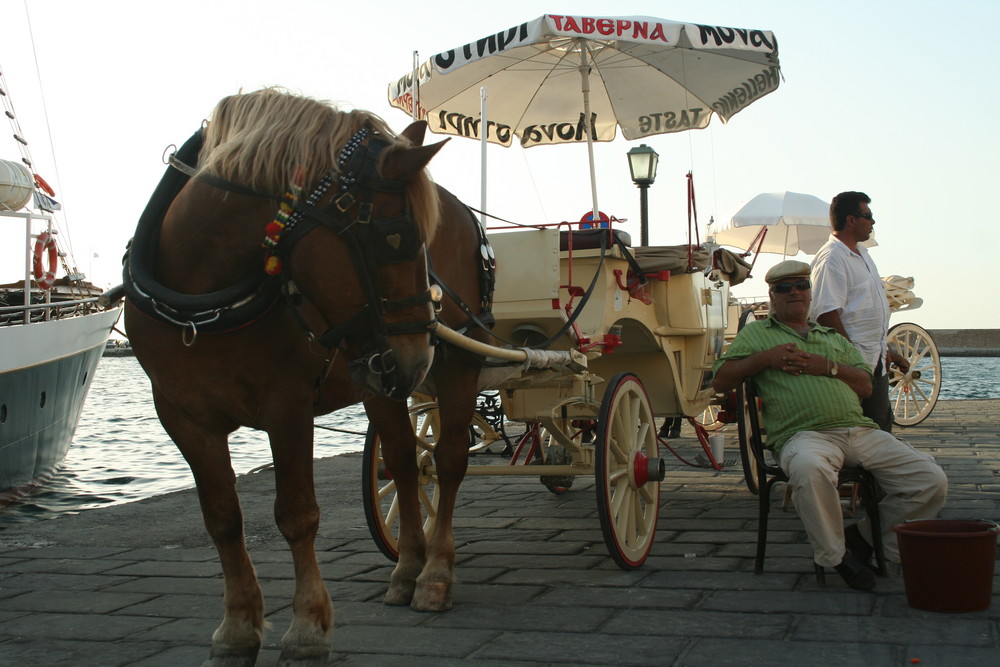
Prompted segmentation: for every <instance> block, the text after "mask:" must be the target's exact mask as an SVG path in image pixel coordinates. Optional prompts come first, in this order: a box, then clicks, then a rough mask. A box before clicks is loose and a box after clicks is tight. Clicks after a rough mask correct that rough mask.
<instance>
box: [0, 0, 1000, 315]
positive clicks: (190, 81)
mask: <svg viewBox="0 0 1000 667" xmlns="http://www.w3.org/2000/svg"><path fill="white" fill-rule="evenodd" d="M27 7H28V12H29V14H30V19H31V28H32V31H33V33H34V50H35V53H36V54H37V68H38V73H40V77H39V76H38V73H36V69H35V67H36V66H35V62H34V60H33V57H32V48H33V47H32V44H31V41H30V40H29V34H28V20H27V17H26V15H25V2H24V0H0V16H2V17H3V23H2V27H0V35H2V38H0V67H2V68H3V71H4V75H5V77H6V79H7V84H8V87H9V89H10V90H9V92H10V93H11V95H12V99H13V101H14V105H15V110H16V112H17V114H18V117H19V120H20V123H21V128H22V130H23V132H24V134H25V135H26V136H27V138H28V140H29V141H30V142H31V145H32V153H33V157H34V160H35V164H36V167H37V170H38V171H39V173H40V174H41V175H42V176H44V177H45V178H46V180H48V182H49V183H51V184H52V185H53V186H54V187H55V189H56V190H57V192H58V194H59V198H60V199H61V200H62V201H63V203H64V205H65V206H66V209H67V214H68V221H69V228H70V231H71V233H72V241H73V250H74V252H75V255H76V258H77V263H78V265H79V267H80V268H81V269H82V270H83V271H84V272H86V273H88V274H89V276H90V277H91V278H92V279H93V280H94V282H95V283H97V284H99V285H102V286H110V285H112V284H117V283H118V282H120V278H121V272H120V260H121V255H122V253H123V251H124V249H125V244H126V242H127V241H128V239H129V238H130V237H131V236H132V233H133V231H134V227H135V222H136V220H137V219H138V217H139V215H140V213H141V212H142V209H143V207H144V206H145V203H146V201H147V199H148V198H149V195H150V193H151V192H152V191H153V188H154V187H155V186H156V183H157V182H158V181H159V179H160V176H161V175H162V173H163V170H164V165H163V163H162V162H161V156H162V154H163V152H164V149H165V148H166V147H167V146H168V145H169V144H178V145H179V144H181V143H182V142H183V141H184V140H185V139H187V138H188V137H189V136H190V135H191V134H192V133H193V132H194V131H195V130H196V129H197V128H198V127H199V124H200V123H201V121H202V119H203V118H206V117H207V116H208V115H209V113H210V112H211V110H212V107H213V106H214V105H215V103H216V102H217V101H218V100H219V99H220V98H222V97H224V96H225V95H228V94H232V93H235V92H237V91H239V90H240V89H243V90H245V91H250V90H254V89H257V88H260V87H262V86H266V85H283V86H285V87H288V88H291V89H293V90H295V91H298V92H302V93H304V94H306V95H310V96H312V97H317V98H321V99H327V100H331V101H335V102H341V103H344V104H346V105H348V106H353V107H360V108H364V109H368V110H371V111H374V112H375V113H377V114H379V115H381V116H382V117H383V118H385V119H386V120H387V121H388V122H389V124H390V125H391V126H392V127H393V128H395V129H396V130H397V131H400V130H402V129H403V128H404V127H405V126H406V124H407V123H408V118H407V116H406V115H405V114H403V113H402V112H400V111H397V110H395V109H392V108H391V107H390V106H389V104H388V101H387V96H386V88H387V85H388V83H389V81H390V80H394V79H397V78H399V77H400V76H401V75H402V74H404V73H405V72H406V71H407V70H408V69H409V68H410V67H411V64H412V60H413V52H414V51H418V52H419V54H420V58H421V60H424V59H426V58H428V57H429V56H431V55H433V54H435V53H437V52H440V51H444V50H446V49H450V48H453V47H456V46H460V45H462V44H464V43H466V42H469V41H472V40H475V39H478V38H480V37H484V36H486V35H487V34H490V33H495V32H498V31H500V30H503V29H506V28H509V27H512V26H514V25H517V24H519V23H522V22H524V21H527V20H530V19H534V18H536V17H538V16H541V15H542V14H545V13H561V14H572V15H590V16H612V15H621V16H652V17H658V18H663V19H670V20H676V21H685V22H693V23H707V24H715V25H725V26H733V27H740V28H757V29H764V30H770V31H773V32H774V34H775V36H776V37H777V40H778V44H779V54H780V59H781V66H782V73H783V76H784V81H783V82H782V84H781V86H780V87H779V88H778V90H777V91H776V92H774V93H772V94H770V95H768V96H767V97H765V98H763V99H761V100H759V101H757V102H755V103H753V104H752V105H751V106H749V107H748V108H747V109H745V110H744V111H742V112H740V113H739V114H737V115H736V116H735V117H734V118H733V119H732V120H731V121H730V122H729V123H728V124H726V125H723V124H722V123H720V122H719V121H718V119H714V120H713V121H712V124H711V126H710V127H709V128H708V129H705V130H699V131H693V132H687V133H680V134H671V135H661V136H653V137H647V138H646V139H643V140H641V141H635V142H628V141H625V140H624V139H622V138H621V137H620V136H619V139H618V140H616V141H615V142H611V143H600V144H596V145H595V155H596V159H597V164H598V174H597V182H598V196H599V200H600V207H601V209H602V210H603V211H605V212H607V213H610V214H612V215H615V216H617V217H619V218H627V219H628V222H627V223H625V229H627V230H628V231H629V232H630V233H631V234H632V236H633V239H634V240H635V242H636V243H638V238H639V193H638V190H637V189H636V188H635V186H634V185H633V184H632V182H631V180H630V178H629V171H628V163H627V160H626V157H625V154H626V153H627V152H628V150H629V148H631V147H633V146H636V145H638V144H639V143H645V144H648V145H650V146H651V147H653V148H654V149H655V150H656V151H657V152H658V153H659V154H660V166H659V171H658V174H657V179H656V182H655V183H654V184H653V186H652V187H651V188H650V190H649V211H650V221H651V222H650V241H651V243H652V244H653V245H666V244H674V243H683V242H684V241H685V239H686V229H687V205H686V199H685V194H686V181H685V174H686V173H687V172H688V171H689V170H692V171H693V172H694V181H695V186H696V191H697V209H698V216H699V222H700V228H701V236H702V239H704V236H705V227H706V225H707V223H708V221H709V218H710V217H712V216H714V217H715V218H716V219H717V220H723V219H727V218H728V217H729V216H731V215H732V214H733V213H734V212H735V210H736V209H737V208H738V206H739V204H740V203H742V202H744V201H746V200H747V199H749V198H751V197H753V196H755V195H757V194H759V193H762V192H777V191H783V190H790V191H795V192H804V193H808V194H813V195H816V196H818V197H821V198H822V199H825V200H827V201H828V200H829V199H830V198H832V197H833V196H834V195H835V194H836V193H838V192H840V191H843V190H862V191H865V192H867V193H868V194H869V195H870V196H871V197H872V203H871V208H872V211H873V213H874V214H875V219H876V225H875V234H876V238H877V239H878V242H879V247H877V248H873V249H872V250H871V254H872V257H873V259H874V260H875V262H876V264H877V265H878V267H879V270H880V272H881V273H882V275H889V274H898V275H902V276H913V277H914V278H915V279H916V288H915V290H914V291H915V292H916V294H917V296H918V297H920V298H922V299H923V300H924V304H923V306H922V307H921V308H919V309H917V310H914V311H910V312H908V313H899V314H896V315H894V316H893V323H896V322H901V321H912V322H916V323H917V324H919V325H921V326H923V327H925V328H930V329H949V328H1000V308H997V307H996V306H995V305H994V303H993V300H994V299H993V296H992V295H993V291H994V289H993V286H992V280H991V279H992V270H991V269H990V268H989V267H990V266H991V265H992V262H993V261H995V260H993V259H991V258H992V257H993V253H994V251H995V249H997V248H1000V225H998V220H997V218H998V216H997V213H996V212H995V211H994V210H993V209H992V204H990V203H989V201H988V200H990V199H992V195H993V194H994V193H995V191H996V189H997V185H996V183H995V179H996V177H997V175H998V174H1000V138H998V137H1000V133H998V131H997V130H996V129H995V127H994V123H993V121H992V120H991V115H992V113H993V112H994V110H996V109H997V108H1000V92H998V91H1000V89H998V87H997V86H996V85H994V84H993V83H992V80H993V78H994V72H995V71H997V69H998V68H1000V55H998V54H997V51H996V48H995V46H994V45H993V41H994V40H993V39H992V37H991V35H992V31H993V30H994V29H995V28H996V26H997V25H1000V2H996V0H952V1H951V2H932V1H926V0H909V1H902V0H899V1H888V0H870V1H861V0H840V1H838V2H812V1H810V0H780V1H771V0H758V1H757V2H753V3H750V2H746V1H745V0H703V1H702V2H698V3H680V2H667V1H665V0H658V1H653V0H636V1H633V2H619V3H608V2H606V1H605V2H592V1H590V0H573V1H572V2H565V0H564V1H563V2H562V3H561V4H560V3H557V2H544V3H543V2H536V1H530V0H508V1H506V2H501V3H490V4H482V3H471V2H470V3H427V2H424V3H416V2H406V3H404V2H397V1H395V0H386V1H381V0H370V1H369V2H363V3H357V2H343V1H340V0H338V1H336V2H335V1H333V0H330V1H319V0H284V1H282V2H273V1H266V2H265V1H261V0H248V1H236V0H231V1H227V2H222V1H213V0H199V1H197V2H194V1H191V0H170V2H162V3H145V2H135V1H134V0H132V1H119V0H89V1H88V2H78V1H76V0H27ZM39 80H40V81H41V86H39ZM43 95H44V108H45V110H46V111H47V115H48V125H46V123H45V121H44V119H43V118H42V115H41V111H40V110H41V108H42V106H41V99H42V96H43ZM5 120H6V119H0V121H4V125H3V127H2V128H0V129H2V130H3V136H4V139H3V140H2V141H0V157H2V158H4V159H8V160H16V159H18V155H17V153H16V150H15V148H14V147H13V146H11V145H10V142H9V141H7V140H6V138H7V136H8V135H9V132H8V131H7V127H6V123H5ZM50 134H51V145H53V146H54V151H50V150H49V146H50ZM435 138H436V137H434V136H433V135H432V136H431V139H432V140H433V139H435ZM479 152H480V147H479V144H478V143H477V142H475V141H469V140H466V139H462V138H455V139H453V140H452V141H450V142H449V144H448V145H447V146H446V147H445V148H444V150H442V151H441V152H440V153H439V154H438V156H437V157H436V158H435V159H434V161H433V162H432V163H431V172H432V175H433V176H434V178H435V180H436V181H438V182H439V183H441V184H442V185H444V186H445V187H447V188H448V189H450V190H452V191H453V192H455V193H456V194H457V195H458V196H459V197H461V198H462V199H464V200H465V201H466V202H467V203H469V204H471V205H472V206H475V207H477V208H478V206H479V202H480V166H479V165H480V154H479ZM53 153H54V156H55V157H54V159H53V157H52V155H53ZM488 162H489V169H488V179H489V189H488V195H487V197H488V198H487V205H488V209H489V211H490V212H491V213H493V214H495V215H497V216H500V217H503V218H507V219H511V220H515V221H517V222H522V223H526V224H536V223H540V222H559V221H561V220H577V219H579V218H580V216H581V215H583V214H584V212H586V211H587V209H588V207H589V206H590V192H589V179H588V172H587V156H586V147H585V145H583V144H580V145H571V146H560V147H550V146H539V147H535V148H530V149H526V150H525V149H521V148H519V147H517V146H515V147H512V148H502V147H499V146H490V147H489V150H488ZM95 254H96V255H97V257H96V258H95V257H94V255H95ZM798 258H799V259H804V260H806V261H808V260H809V258H808V257H807V256H804V255H800V256H799V257H798ZM779 260H780V256H777V255H761V257H760V259H759V260H758V264H757V266H758V268H757V269H755V271H754V273H755V275H756V276H760V278H756V279H754V280H752V281H750V282H749V283H748V284H746V285H743V286H740V287H737V288H736V289H735V290H734V293H735V294H736V295H737V296H754V295H763V294H765V292H766V289H765V287H764V286H763V281H762V279H761V278H762V277H763V275H764V272H765V271H766V268H767V267H768V266H770V265H772V264H774V263H775V262H777V261H779Z"/></svg>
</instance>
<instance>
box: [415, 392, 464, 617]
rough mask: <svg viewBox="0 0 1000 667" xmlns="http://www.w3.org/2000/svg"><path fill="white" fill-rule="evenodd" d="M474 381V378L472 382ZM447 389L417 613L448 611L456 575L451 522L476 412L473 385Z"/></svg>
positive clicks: (441, 410)
mask: <svg viewBox="0 0 1000 667" xmlns="http://www.w3.org/2000/svg"><path fill="white" fill-rule="evenodd" d="M473 381H474V378H473ZM438 386H449V391H448V392H447V395H443V396H439V397H438V407H439V415H440V423H439V426H440V434H439V438H438V442H437V444H436V446H435V448H434V467H435V469H436V471H437V483H438V507H437V519H436V521H435V522H434V528H433V530H432V532H431V534H430V538H429V540H428V543H427V550H426V563H425V564H424V569H423V571H422V572H421V573H420V576H419V577H418V578H417V587H416V590H415V592H414V594H413V600H412V601H411V602H410V606H411V607H412V608H413V609H415V610H417V611H444V610H446V609H451V587H452V582H453V581H454V575H455V534H454V529H453V527H452V519H453V517H454V513H455V502H456V498H457V496H458V488H459V486H460V485H461V484H462V480H463V479H464V478H465V471H466V469H467V467H468V462H469V424H470V423H471V421H472V413H473V411H474V410H475V405H476V394H475V388H474V385H473V386H471V387H470V388H469V390H468V391H464V392H463V391H461V390H459V389H458V387H459V386H460V383H459V382H458V381H454V384H449V385H442V384H441V383H440V382H439V383H438Z"/></svg>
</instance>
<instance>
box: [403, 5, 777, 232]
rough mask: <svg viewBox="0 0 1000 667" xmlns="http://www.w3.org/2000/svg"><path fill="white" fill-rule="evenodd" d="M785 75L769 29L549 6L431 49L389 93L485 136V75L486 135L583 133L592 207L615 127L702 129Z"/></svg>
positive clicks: (533, 138) (645, 132)
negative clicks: (569, 12)
mask: <svg viewBox="0 0 1000 667" xmlns="http://www.w3.org/2000/svg"><path fill="white" fill-rule="evenodd" d="M415 79H416V83H417V86H416V87H415V86H414V80H415ZM779 79H780V69H779V64H778V47H777V42H776V41H775V39H774V35H773V34H772V33H770V32H767V31H763V30H748V29H741V28H725V27H719V26H709V25H697V24H690V23H677V22H674V21H665V20H663V19H657V18H650V17H645V16H628V17H590V16H565V15H557V14H546V15H544V16H541V17H539V18H537V19H534V20H532V21H527V22H525V23H522V24H520V25H517V26H514V27H513V28H510V29H507V30H502V31H500V32H498V33H493V34H491V35H488V36H486V37H484V38H482V39H479V40H476V41H474V42H470V43H468V44H465V45H464V46H460V47H458V48H456V49H451V50H449V51H444V52H442V53H439V54H437V55H435V56H432V57H431V58H430V59H428V60H427V61H426V62H424V63H423V64H422V65H420V67H419V68H418V69H417V72H416V73H415V75H414V73H410V74H408V75H406V76H404V77H402V78H400V79H398V80H397V81H394V82H393V83H391V84H390V85H389V102H390V104H391V105H392V106H394V107H396V108H398V109H402V110H403V111H406V112H408V113H411V114H412V115H413V116H414V117H415V118H425V119H426V120H427V121H428V127H429V128H430V130H431V131H432V132H437V133H442V134H451V135H458V136H464V137H471V138H477V139H478V138H480V137H481V125H482V119H481V116H480V109H481V97H480V90H481V88H482V87H483V86H487V87H488V90H489V94H490V102H489V117H488V119H486V126H487V130H486V132H485V136H486V139H487V141H489V142H491V143H498V144H502V145H504V146H509V145H511V143H512V142H513V139H514V137H517V138H518V140H519V141H520V143H521V145H522V146H524V147H531V146H538V145H542V144H559V143H571V142H586V143H587V146H588V156H589V161H590V183H591V193H592V196H593V213H594V215H595V216H596V215H597V214H598V205H597V183H596V177H595V172H594V154H593V142H594V141H611V140H612V139H614V138H615V135H616V132H617V128H618V127H621V129H622V134H623V135H624V136H625V138H626V139H630V140H632V139H640V138H642V137H647V136H651V135H655V134H665V133H670V132H681V131H684V130H689V129H696V128H704V127H706V126H707V125H708V124H709V121H710V120H711V117H712V115H717V116H719V117H720V118H721V119H722V120H723V122H725V121H728V120H729V119H730V118H732V117H733V115H735V114H736V113H738V112H739V111H741V110H742V109H744V108H746V107H747V106H748V105H749V104H751V103H752V102H754V101H756V100H758V99H760V98H761V97H763V96H764V95H767V94H768V93H770V92H773V91H774V90H775V89H777V87H778V82H779ZM414 90H417V91H418V95H419V98H418V101H417V103H416V105H415V104H414V93H413V91H414ZM588 118H589V119H590V123H587V122H585V119H588ZM588 128H589V129H590V131H588Z"/></svg>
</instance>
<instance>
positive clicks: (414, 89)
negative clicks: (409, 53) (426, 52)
mask: <svg viewBox="0 0 1000 667" xmlns="http://www.w3.org/2000/svg"><path fill="white" fill-rule="evenodd" d="M410 94H411V95H412V96H413V101H412V104H413V106H412V107H411V108H410V117H411V118H412V119H413V122H417V121H418V120H420V53H419V52H418V51H414V52H413V85H412V86H410Z"/></svg>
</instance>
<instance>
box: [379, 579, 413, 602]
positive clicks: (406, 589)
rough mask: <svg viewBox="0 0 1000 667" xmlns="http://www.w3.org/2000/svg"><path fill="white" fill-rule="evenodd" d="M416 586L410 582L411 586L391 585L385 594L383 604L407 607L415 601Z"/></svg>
mask: <svg viewBox="0 0 1000 667" xmlns="http://www.w3.org/2000/svg"><path fill="white" fill-rule="evenodd" d="M415 588H416V584H415V583H413V582H410V584H409V585H399V584H389V590H387V591H386V592H385V599H383V600H382V602H383V604H388V605H397V606H406V605H408V604H410V601H411V600H412V599H413V591H414V589H415Z"/></svg>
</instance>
